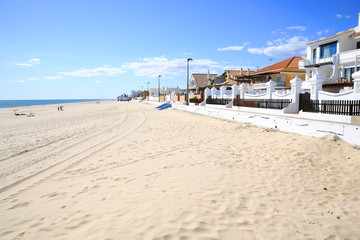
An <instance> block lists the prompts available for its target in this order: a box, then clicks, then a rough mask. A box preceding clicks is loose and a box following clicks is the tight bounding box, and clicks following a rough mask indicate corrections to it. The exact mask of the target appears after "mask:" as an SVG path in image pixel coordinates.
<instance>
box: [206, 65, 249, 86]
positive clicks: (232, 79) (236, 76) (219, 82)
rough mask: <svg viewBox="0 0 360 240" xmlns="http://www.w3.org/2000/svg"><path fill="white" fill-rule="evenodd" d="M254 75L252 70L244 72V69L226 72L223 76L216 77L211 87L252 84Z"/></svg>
mask: <svg viewBox="0 0 360 240" xmlns="http://www.w3.org/2000/svg"><path fill="white" fill-rule="evenodd" d="M252 73H253V72H252V71H250V69H248V70H247V71H243V69H242V68H241V69H240V70H225V71H224V72H223V73H222V74H221V75H218V76H216V77H215V79H214V81H213V82H212V83H211V85H212V86H215V87H221V86H225V87H231V86H233V85H240V84H242V83H250V75H251V74H252Z"/></svg>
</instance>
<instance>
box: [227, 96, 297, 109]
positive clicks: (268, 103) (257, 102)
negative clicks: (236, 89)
mask: <svg viewBox="0 0 360 240" xmlns="http://www.w3.org/2000/svg"><path fill="white" fill-rule="evenodd" d="M290 103H291V99H246V100H244V99H240V98H239V97H238V98H235V99H234V102H233V105H234V106H240V107H253V108H270V109H283V108H285V107H287V106H288V105H289V104H290Z"/></svg>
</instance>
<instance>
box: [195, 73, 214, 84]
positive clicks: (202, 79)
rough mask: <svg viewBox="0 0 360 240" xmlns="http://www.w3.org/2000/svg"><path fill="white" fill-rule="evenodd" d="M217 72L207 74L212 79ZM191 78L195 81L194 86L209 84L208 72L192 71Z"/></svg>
mask: <svg viewBox="0 0 360 240" xmlns="http://www.w3.org/2000/svg"><path fill="white" fill-rule="evenodd" d="M216 75H217V74H209V78H210V79H213V78H215V77H216ZM192 78H193V79H194V81H195V84H194V85H195V86H196V87H207V86H208V85H209V80H208V74H207V73H193V74H192Z"/></svg>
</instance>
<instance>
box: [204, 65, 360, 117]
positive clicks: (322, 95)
mask: <svg viewBox="0 0 360 240" xmlns="http://www.w3.org/2000/svg"><path fill="white" fill-rule="evenodd" d="M352 77H353V78H354V80H353V82H354V87H353V89H352V90H350V89H347V90H344V91H343V92H340V93H329V92H324V91H322V84H323V81H324V79H323V78H321V77H320V76H318V75H314V76H313V77H312V78H310V79H309V80H308V81H307V82H304V85H306V86H307V87H306V89H308V88H309V87H310V97H311V99H312V100H360V71H358V72H356V73H354V74H353V75H352ZM290 83H291V90H275V86H276V83H275V82H273V81H272V80H270V81H269V82H267V83H266V84H265V86H266V90H258V91H254V90H249V86H248V85H247V84H242V85H240V86H238V85H234V86H232V90H226V88H225V87H224V86H223V87H221V88H220V89H216V88H215V87H213V88H212V89H209V88H207V89H205V92H204V98H205V99H207V98H208V97H211V98H212V99H236V98H237V96H238V95H240V99H243V100H246V99H249V100H250V99H259V100H260V99H266V100H271V99H279V100H281V99H291V101H292V103H291V104H290V105H289V106H287V107H286V108H284V109H283V112H284V113H296V112H299V101H300V97H299V96H300V93H301V90H302V85H303V81H302V79H300V78H297V77H295V78H294V79H293V80H291V81H290ZM205 104H206V102H205V101H204V103H203V104H201V105H202V106H204V105H205ZM230 106H232V102H231V103H230V104H227V105H226V107H230Z"/></svg>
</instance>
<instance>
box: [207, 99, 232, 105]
mask: <svg viewBox="0 0 360 240" xmlns="http://www.w3.org/2000/svg"><path fill="white" fill-rule="evenodd" d="M231 101H232V99H231V98H230V99H229V98H212V97H208V98H207V99H206V104H218V105H226V104H228V103H230V102H231Z"/></svg>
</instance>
